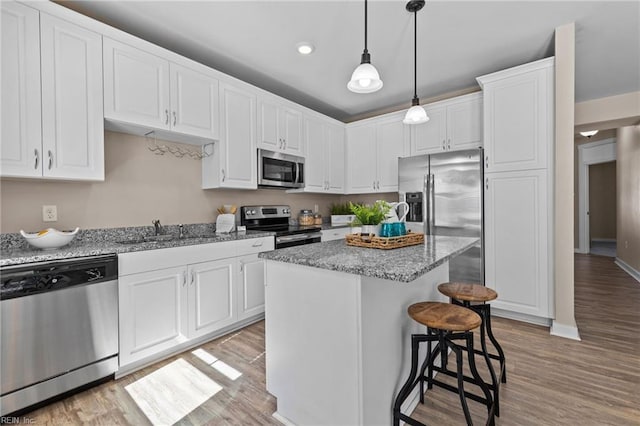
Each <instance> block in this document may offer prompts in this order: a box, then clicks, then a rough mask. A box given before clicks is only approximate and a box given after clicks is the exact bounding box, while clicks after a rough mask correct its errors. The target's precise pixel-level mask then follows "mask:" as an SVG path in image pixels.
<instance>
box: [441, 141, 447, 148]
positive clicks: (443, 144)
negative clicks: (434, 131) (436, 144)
mask: <svg viewBox="0 0 640 426" xmlns="http://www.w3.org/2000/svg"><path fill="white" fill-rule="evenodd" d="M445 142H446V141H445V140H444V139H442V150H443V151H446V149H447V148H446V144H445Z"/></svg>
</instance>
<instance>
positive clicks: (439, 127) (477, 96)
mask: <svg viewBox="0 0 640 426" xmlns="http://www.w3.org/2000/svg"><path fill="white" fill-rule="evenodd" d="M424 108H425V110H426V111H427V115H428V116H429V121H428V122H426V123H423V124H418V125H416V126H412V130H411V152H410V154H411V155H420V154H432V153H436V152H442V151H458V150H462V149H472V148H478V147H480V146H482V93H472V94H469V95H464V96H459V97H457V98H453V99H448V100H445V101H440V102H435V103H433V104H427V105H425V106H424Z"/></svg>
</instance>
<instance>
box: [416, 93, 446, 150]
mask: <svg viewBox="0 0 640 426" xmlns="http://www.w3.org/2000/svg"><path fill="white" fill-rule="evenodd" d="M424 109H425V111H426V112H427V115H428V116H429V121H427V122H426V123H422V124H416V125H415V126H411V127H412V128H411V132H412V135H411V155H420V154H433V153H436V152H442V151H446V148H447V147H446V140H447V109H446V107H444V106H437V107H429V106H426V105H425V107H424Z"/></svg>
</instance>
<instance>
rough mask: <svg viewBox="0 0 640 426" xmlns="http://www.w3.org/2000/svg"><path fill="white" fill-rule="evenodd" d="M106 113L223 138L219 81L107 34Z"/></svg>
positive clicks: (150, 125)
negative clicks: (220, 135) (220, 126)
mask: <svg viewBox="0 0 640 426" xmlns="http://www.w3.org/2000/svg"><path fill="white" fill-rule="evenodd" d="M104 92H105V108H104V116H105V119H107V120H113V121H116V122H120V123H127V124H132V125H137V126H142V127H143V128H150V129H158V130H169V131H172V132H179V133H181V134H184V135H190V136H194V137H199V138H202V139H207V140H215V139H218V137H219V110H218V80H217V79H216V78H214V77H213V76H211V75H207V74H206V73H203V72H198V71H195V70H192V69H190V68H187V67H184V66H182V65H179V64H176V63H173V62H169V61H168V60H166V59H164V58H161V57H158V56H156V55H153V54H151V53H148V52H145V51H144V50H141V49H138V48H136V47H133V46H129V45H127V44H124V43H120V42H119V41H116V40H112V39H109V38H107V37H105V39H104Z"/></svg>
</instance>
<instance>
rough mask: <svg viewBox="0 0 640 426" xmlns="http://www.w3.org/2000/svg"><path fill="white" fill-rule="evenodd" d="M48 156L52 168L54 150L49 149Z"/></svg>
mask: <svg viewBox="0 0 640 426" xmlns="http://www.w3.org/2000/svg"><path fill="white" fill-rule="evenodd" d="M47 156H48V157H49V170H51V167H52V166H53V152H51V150H48V151H47Z"/></svg>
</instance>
